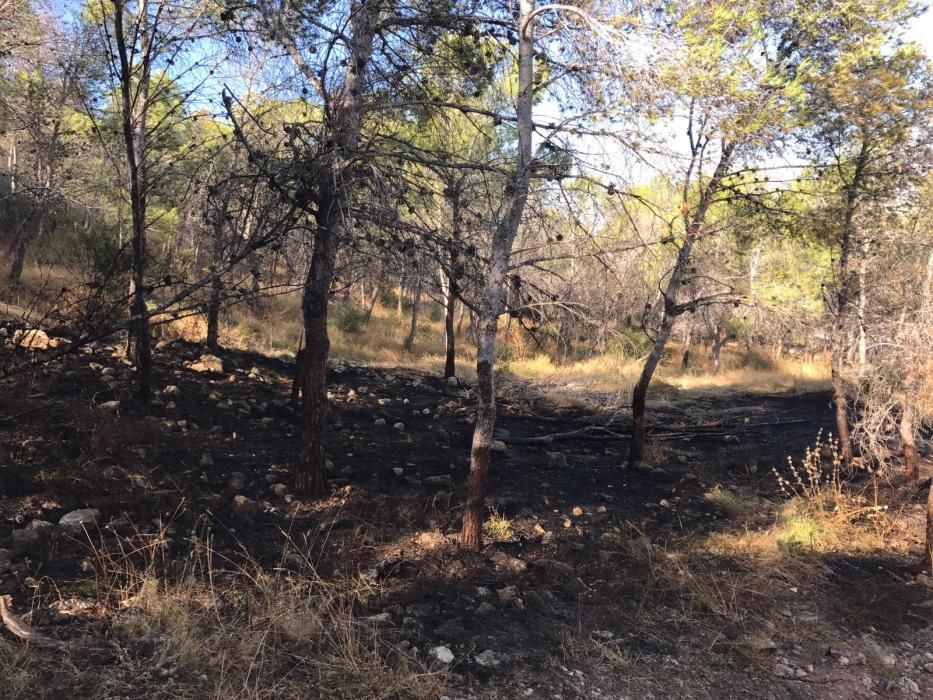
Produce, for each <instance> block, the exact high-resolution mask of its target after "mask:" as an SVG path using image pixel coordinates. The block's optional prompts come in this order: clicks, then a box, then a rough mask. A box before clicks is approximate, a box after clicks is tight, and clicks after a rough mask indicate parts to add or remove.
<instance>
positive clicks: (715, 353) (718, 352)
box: [711, 324, 723, 374]
mask: <svg viewBox="0 0 933 700" xmlns="http://www.w3.org/2000/svg"><path fill="white" fill-rule="evenodd" d="M722 341H723V332H722V326H720V325H718V324H717V325H716V327H715V328H714V329H713V346H712V351H711V355H712V359H713V374H719V371H720V369H722V364H721V362H720V358H721V356H722Z"/></svg>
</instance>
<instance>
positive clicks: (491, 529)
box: [483, 508, 515, 542]
mask: <svg viewBox="0 0 933 700" xmlns="http://www.w3.org/2000/svg"><path fill="white" fill-rule="evenodd" d="M483 534H484V535H486V537H488V538H489V539H491V540H492V541H493V542H507V541H508V540H511V539H512V538H513V537H514V536H515V530H514V529H513V527H512V521H511V520H510V519H509V518H507V517H505V516H504V515H502V514H501V513H500V512H499V511H497V510H496V509H495V508H493V509H492V512H491V513H490V515H489V517H488V518H486V522H484V523H483Z"/></svg>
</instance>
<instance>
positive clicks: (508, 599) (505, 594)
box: [496, 586, 520, 607]
mask: <svg viewBox="0 0 933 700" xmlns="http://www.w3.org/2000/svg"><path fill="white" fill-rule="evenodd" d="M519 596H520V593H519V590H518V588H516V587H515V586H506V587H505V588H500V589H499V590H498V591H496V597H497V598H498V599H499V603H500V604H501V605H503V606H504V607H508V606H509V605H511V604H512V603H513V602H515V601H516V600H518V599H519Z"/></svg>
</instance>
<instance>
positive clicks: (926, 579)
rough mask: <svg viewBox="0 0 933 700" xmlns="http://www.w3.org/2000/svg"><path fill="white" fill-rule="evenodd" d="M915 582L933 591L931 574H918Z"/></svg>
mask: <svg viewBox="0 0 933 700" xmlns="http://www.w3.org/2000/svg"><path fill="white" fill-rule="evenodd" d="M914 580H915V581H916V582H917V583H919V584H920V585H921V586H923V587H924V588H929V589H931V590H933V576H930V575H929V574H922V573H921V574H917V576H916V578H915V579H914Z"/></svg>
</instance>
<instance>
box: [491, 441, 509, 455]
mask: <svg viewBox="0 0 933 700" xmlns="http://www.w3.org/2000/svg"><path fill="white" fill-rule="evenodd" d="M489 449H491V450H492V451H493V452H508V451H509V446H508V445H506V444H505V443H504V442H502V440H493V441H492V446H491V447H490V448H489Z"/></svg>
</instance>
